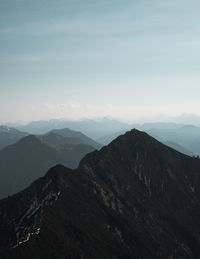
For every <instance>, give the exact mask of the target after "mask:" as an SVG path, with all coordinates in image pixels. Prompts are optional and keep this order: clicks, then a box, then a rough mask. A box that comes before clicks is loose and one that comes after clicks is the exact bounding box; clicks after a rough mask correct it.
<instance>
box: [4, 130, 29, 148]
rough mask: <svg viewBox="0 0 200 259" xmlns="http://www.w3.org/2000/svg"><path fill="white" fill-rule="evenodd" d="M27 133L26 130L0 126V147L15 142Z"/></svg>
mask: <svg viewBox="0 0 200 259" xmlns="http://www.w3.org/2000/svg"><path fill="white" fill-rule="evenodd" d="M27 135H28V133H26V132H21V131H19V130H16V129H14V128H10V127H7V126H0V149H2V148H4V147H6V146H8V145H11V144H14V143H16V142H17V141H19V140H20V139H21V138H23V137H25V136H27Z"/></svg>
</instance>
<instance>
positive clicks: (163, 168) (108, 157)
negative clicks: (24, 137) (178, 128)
mask: <svg viewBox="0 0 200 259" xmlns="http://www.w3.org/2000/svg"><path fill="white" fill-rule="evenodd" d="M199 186H200V160H199V159H197V158H191V157H189V156H186V155H183V154H181V153H179V152H177V151H175V150H173V149H171V148H169V147H167V146H165V145H163V144H161V143H159V142H158V141H156V140H155V139H153V138H152V137H150V136H148V135H147V134H146V133H144V132H140V131H137V130H132V131H129V132H127V133H126V134H125V135H123V136H120V137H118V138H117V139H116V140H114V141H113V142H112V143H110V144H109V145H108V146H106V147H103V148H102V149H101V150H100V151H94V152H93V153H90V154H88V155H86V157H85V158H84V159H83V160H82V161H81V163H80V165H79V168H78V169H77V170H69V169H67V168H65V167H63V166H56V167H54V168H52V169H51V170H50V171H49V172H48V173H47V175H46V176H45V177H43V178H41V179H39V180H38V181H36V182H35V183H34V184H32V185H31V186H30V187H29V188H28V189H26V190H25V191H23V192H21V193H19V194H17V195H15V196H13V197H11V198H9V199H5V200H2V201H1V203H0V205H1V206H0V229H1V230H2V229H3V231H0V244H1V246H2V249H1V253H0V257H2V258H5V259H6V258H99V259H100V258H116V259H117V258H200V251H199V246H200V239H199V236H200V223H199V217H200V206H199V204H200V187H199ZM19 229H20V231H19ZM6 230H7V231H6ZM18 233H19V234H18ZM27 239H28V240H27ZM24 241H27V242H24Z"/></svg>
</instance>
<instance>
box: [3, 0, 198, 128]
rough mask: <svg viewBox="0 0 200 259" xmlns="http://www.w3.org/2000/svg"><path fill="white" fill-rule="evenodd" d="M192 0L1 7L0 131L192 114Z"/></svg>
mask: <svg viewBox="0 0 200 259" xmlns="http://www.w3.org/2000/svg"><path fill="white" fill-rule="evenodd" d="M199 10H200V2H199V1H197V0H191V1H188V0H187V1H186V0H168V1H160V0H123V1H121V0H101V1H97V0H57V1H55V0H54V1H53V0H34V1H32V0H0V123H6V122H19V121H24V122H28V121H31V120H41V119H52V118H73V119H78V118H92V117H100V116H107V115H109V116H112V117H115V118H121V119H126V120H127V119H128V120H134V119H137V118H139V117H144V116H145V117H148V116H157V115H160V114H167V115H170V116H172V115H179V114H183V113H194V114H198V115H200V102H199V97H200V73H199V71H200V15H199Z"/></svg>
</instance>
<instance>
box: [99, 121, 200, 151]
mask: <svg viewBox="0 0 200 259" xmlns="http://www.w3.org/2000/svg"><path fill="white" fill-rule="evenodd" d="M137 129H139V130H143V131H145V132H147V133H148V134H150V135H151V136H153V137H154V138H156V139H158V140H159V141H161V142H163V143H165V144H167V145H169V146H171V147H173V148H175V149H176V150H178V151H180V152H182V153H185V154H187V155H199V154H200V128H199V127H196V126H193V125H181V124H175V123H145V124H143V125H137ZM125 131H126V130H121V131H119V132H114V133H112V134H108V135H105V136H103V137H101V138H99V139H98V142H99V143H102V144H104V145H107V144H108V143H110V142H111V141H112V140H113V139H115V138H116V137H117V136H119V135H121V134H124V133H125Z"/></svg>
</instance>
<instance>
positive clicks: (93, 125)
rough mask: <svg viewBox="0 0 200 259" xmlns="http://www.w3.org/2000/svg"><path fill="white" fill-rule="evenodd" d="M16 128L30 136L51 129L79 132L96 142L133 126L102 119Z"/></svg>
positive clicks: (31, 124)
mask: <svg viewBox="0 0 200 259" xmlns="http://www.w3.org/2000/svg"><path fill="white" fill-rule="evenodd" d="M134 126H135V125H134ZM16 128H17V129H18V130H21V131H26V132H28V133H30V134H45V133H46V132H48V131H51V130H53V129H63V128H69V129H71V130H76V131H81V132H82V133H84V134H85V135H87V136H89V137H90V138H92V139H95V140H96V139H98V138H99V137H101V136H103V135H107V134H110V133H113V132H116V131H120V130H123V129H131V128H133V125H132V124H129V123H125V122H121V121H118V120H115V119H111V118H103V119H101V120H90V119H85V120H80V121H70V120H58V119H55V120H49V121H33V122H31V123H29V124H27V125H21V126H17V127H16Z"/></svg>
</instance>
